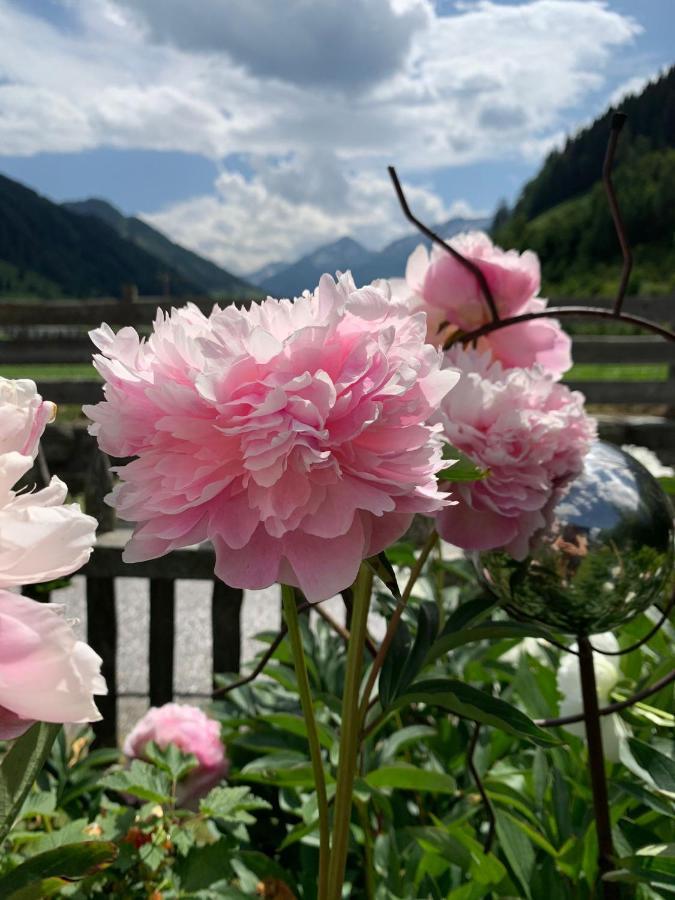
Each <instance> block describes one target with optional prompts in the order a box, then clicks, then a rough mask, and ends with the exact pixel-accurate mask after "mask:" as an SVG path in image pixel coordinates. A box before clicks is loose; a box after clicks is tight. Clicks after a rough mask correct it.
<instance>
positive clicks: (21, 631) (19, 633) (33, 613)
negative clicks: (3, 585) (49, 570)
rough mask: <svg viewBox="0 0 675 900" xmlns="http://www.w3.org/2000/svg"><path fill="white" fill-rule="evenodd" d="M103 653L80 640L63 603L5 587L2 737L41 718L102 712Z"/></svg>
mask: <svg viewBox="0 0 675 900" xmlns="http://www.w3.org/2000/svg"><path fill="white" fill-rule="evenodd" d="M100 672H101V658H100V657H99V656H97V654H96V653H94V651H93V650H92V649H91V647H89V646H88V645H87V644H85V643H83V642H82V641H78V640H77V639H76V637H75V634H74V632H73V630H72V628H71V627H70V625H69V624H68V622H67V621H66V619H65V617H64V616H63V607H61V606H58V605H57V604H54V603H38V602H36V601H35V600H29V599H28V598H27V597H21V596H20V595H19V594H13V593H11V592H9V591H3V590H0V739H2V740H11V739H12V738H15V737H18V736H19V735H21V734H23V733H24V732H25V731H27V730H28V728H30V726H31V725H32V724H33V723H34V722H35V721H40V722H93V721H95V720H97V719H100V718H101V715H100V713H99V711H98V710H97V709H96V706H95V704H94V700H93V695H94V694H105V693H107V689H106V685H105V681H104V680H103V678H102V676H101V674H100Z"/></svg>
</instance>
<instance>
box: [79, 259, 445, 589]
mask: <svg viewBox="0 0 675 900" xmlns="http://www.w3.org/2000/svg"><path fill="white" fill-rule="evenodd" d="M425 335H426V321H425V317H424V315H422V314H414V315H410V314H409V310H408V309H407V308H406V307H405V306H404V305H402V304H399V303H395V302H393V301H392V299H391V297H390V295H389V292H388V290H387V288H386V285H384V286H383V285H371V286H369V287H364V288H360V289H357V287H356V286H355V284H354V282H353V280H352V278H351V275H349V274H347V275H342V276H340V277H339V279H338V281H337V282H336V281H334V280H333V279H332V278H331V277H330V276H328V275H324V276H323V277H322V279H321V281H320V283H319V286H318V288H317V289H316V290H315V292H314V294H313V295H312V294H308V293H307V294H305V295H304V296H302V297H299V298H298V299H296V300H295V301H294V302H291V301H289V300H274V299H271V298H269V299H268V300H266V301H264V302H262V303H256V304H253V305H252V306H251V307H250V308H249V309H237V308H236V307H234V306H229V307H227V308H226V309H219V308H218V307H216V308H215V309H214V311H213V312H212V313H211V315H210V316H208V317H206V316H204V315H202V314H201V313H200V312H199V311H198V310H197V309H196V308H195V307H194V306H187V307H186V308H184V309H181V310H173V311H172V312H171V314H170V315H168V316H164V314H162V313H160V314H159V315H158V318H157V320H156V321H155V324H154V329H153V333H152V335H151V337H150V338H149V340H147V342H146V341H142V340H140V338H139V337H138V335H137V334H136V332H135V331H134V330H133V329H130V328H124V329H122V330H121V331H120V332H119V333H118V334H117V335H115V334H113V332H112V331H111V330H110V329H109V328H108V327H107V326H103V327H102V328H100V329H98V330H97V331H95V332H93V333H92V338H93V340H94V342H95V343H96V344H97V346H98V347H99V349H100V350H101V353H100V354H99V355H97V356H95V365H96V367H97V369H98V371H99V372H100V373H101V374H102V375H103V377H104V378H105V381H106V385H105V397H106V399H105V401H104V402H102V403H99V404H98V405H96V406H92V407H87V408H85V411H86V412H87V414H88V415H89V416H90V418H91V419H93V421H94V425H93V426H92V428H91V431H92V433H93V434H95V435H96V436H97V438H98V441H99V444H100V446H101V447H102V448H103V449H104V450H105V451H107V452H109V453H111V454H113V455H116V456H126V455H134V456H136V457H137V458H136V459H135V460H134V461H132V462H131V463H129V464H127V465H126V466H124V467H122V468H121V469H120V470H119V475H120V478H121V482H120V484H119V485H118V486H117V487H116V488H115V490H114V491H113V494H112V497H111V500H112V502H113V503H114V505H115V506H116V507H117V509H118V511H119V513H120V514H121V515H122V517H123V518H124V519H126V520H128V521H131V522H136V523H138V524H137V527H136V529H135V531H134V535H133V538H132V540H131V543H130V544H129V545H128V547H127V549H126V551H125V556H124V558H125V559H126V560H127V561H137V560H142V559H148V558H151V557H156V556H160V555H161V554H163V553H167V552H168V551H170V550H172V549H173V548H175V547H184V546H186V545H189V544H193V543H196V542H198V541H202V540H205V539H207V538H208V539H210V540H211V541H212V542H213V545H214V547H215V551H216V574H217V575H218V576H219V577H220V578H221V579H222V580H223V581H224V582H226V583H227V584H230V585H232V586H235V587H243V588H263V587H267V586H269V585H271V584H273V583H275V582H283V583H286V584H290V585H294V586H297V587H299V588H300V589H301V590H302V591H303V592H304V594H305V595H306V597H307V598H308V599H309V600H311V601H318V600H322V599H324V598H327V597H330V596H332V595H333V594H335V593H337V592H338V591H340V590H342V589H344V588H346V587H347V586H348V585H350V584H351V583H352V582H353V581H354V578H355V576H356V573H357V570H358V568H359V565H360V563H361V561H362V560H363V559H364V558H366V557H368V556H372V555H374V554H376V553H378V552H380V551H381V550H383V549H385V548H386V547H388V546H389V545H390V544H391V543H392V542H393V541H395V540H397V539H398V538H399V537H400V536H401V535H402V534H403V533H404V532H405V531H406V529H407V528H408V526H409V524H410V522H411V520H412V517H413V515H414V514H415V513H428V514H433V513H435V512H437V511H438V510H439V509H441V508H443V507H444V506H445V505H447V504H448V503H449V501H448V500H447V497H446V495H445V494H444V493H441V492H439V489H438V484H437V479H436V476H437V474H438V472H439V471H440V470H441V469H442V468H443V465H444V463H443V461H442V442H441V439H440V436H439V434H438V431H439V428H438V426H435V427H432V426H430V425H429V424H428V420H429V418H430V416H431V415H432V414H433V413H434V412H435V411H436V410H437V409H438V406H439V403H440V401H441V400H442V398H443V397H444V396H445V395H446V394H447V393H448V391H449V390H450V389H451V388H452V387H453V386H454V385H455V384H456V382H457V380H458V378H459V374H458V373H457V372H455V371H454V370H453V369H448V368H445V369H442V368H441V362H442V354H441V353H440V352H439V351H438V350H437V349H435V348H434V347H432V346H431V345H429V344H426V343H425Z"/></svg>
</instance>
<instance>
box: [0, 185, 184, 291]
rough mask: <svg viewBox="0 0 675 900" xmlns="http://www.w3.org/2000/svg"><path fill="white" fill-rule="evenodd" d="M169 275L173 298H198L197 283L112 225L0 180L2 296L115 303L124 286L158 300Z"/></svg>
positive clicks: (0, 282)
mask: <svg viewBox="0 0 675 900" xmlns="http://www.w3.org/2000/svg"><path fill="white" fill-rule="evenodd" d="M167 275H168V276H169V277H170V279H171V286H172V291H173V293H175V294H186V293H190V292H199V285H198V284H197V283H195V282H194V281H191V280H189V279H187V278H184V277H182V276H181V275H180V274H179V273H178V272H177V271H175V270H174V269H173V268H172V267H171V266H169V265H167V264H166V263H165V262H163V261H162V260H160V259H158V258H157V257H156V256H153V255H152V254H151V253H148V252H147V251H146V250H144V249H142V248H141V247H139V246H136V245H135V244H133V243H131V242H130V241H127V240H125V239H124V238H122V237H120V236H119V234H118V233H117V232H116V231H115V230H114V229H113V228H111V227H110V225H108V224H106V223H104V222H102V221H100V220H99V219H95V218H93V217H91V216H86V217H85V216H80V215H76V214H75V213H73V212H69V211H68V210H67V209H64V208H63V207H61V206H59V205H58V204H56V203H52V202H51V201H49V200H47V199H46V198H45V197H41V196H40V195H39V194H36V193H35V191H31V190H29V188H26V187H24V186H23V185H21V184H19V183H18V182H16V181H12V180H11V179H9V178H5V177H4V176H2V175H0V295H2V294H5V295H12V296H33V297H35V296H38V297H41V298H49V297H59V296H65V297H94V296H109V297H110V296H112V297H118V296H119V295H120V292H121V288H122V285H123V284H125V283H133V284H135V285H137V287H138V290H139V293H141V294H155V295H157V294H161V293H162V292H163V287H164V278H165V276H167Z"/></svg>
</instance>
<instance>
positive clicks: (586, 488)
mask: <svg viewBox="0 0 675 900" xmlns="http://www.w3.org/2000/svg"><path fill="white" fill-rule="evenodd" d="M549 521H550V523H551V524H550V527H549V528H548V529H547V530H546V531H545V532H544V533H542V534H541V535H540V536H539V537H538V539H537V540H536V542H535V543H534V545H533V547H532V550H531V554H530V556H529V557H527V559H525V560H523V561H521V562H518V561H516V560H514V559H513V558H512V557H510V556H509V555H508V554H507V553H504V552H503V551H501V550H487V551H484V552H482V553H479V554H476V555H475V557H474V559H475V563H476V566H477V568H478V571H479V573H480V575H481V576H482V578H483V579H484V580H485V581H486V582H487V583H488V585H489V587H490V588H491V590H492V591H493V593H495V594H496V596H497V597H498V598H499V599H500V601H501V602H502V603H503V604H505V605H506V606H507V608H508V609H509V610H512V611H513V613H514V615H516V616H519V617H526V618H528V619H536V620H537V621H539V622H542V623H544V624H546V625H549V626H551V627H553V628H556V629H558V630H560V631H564V632H568V633H571V634H575V635H587V634H595V633H597V632H600V631H609V630H611V629H612V628H615V627H616V626H617V625H621V624H622V623H623V622H627V621H629V620H630V619H632V618H633V617H634V616H636V615H637V614H638V613H640V612H642V611H643V610H645V609H646V608H647V607H648V606H650V605H651V604H652V603H654V602H657V601H662V602H663V601H666V600H667V599H668V598H669V596H670V591H671V590H672V588H673V581H674V577H673V561H674V556H675V550H674V543H673V512H672V509H671V507H670V503H669V500H668V498H667V496H666V495H665V493H664V492H663V490H662V489H661V486H660V485H659V483H658V481H657V480H656V479H655V478H654V477H653V476H652V475H651V474H650V473H649V472H648V471H647V469H645V467H644V466H643V465H642V464H641V463H639V462H638V461H637V460H636V459H634V458H633V457H632V456H630V455H629V454H628V453H625V452H624V451H623V450H620V449H619V448H618V447H615V446H613V445H612V444H607V443H605V442H604V441H597V442H596V443H595V444H594V445H593V447H592V448H591V450H590V452H589V453H588V455H587V457H586V459H585V462H584V469H583V471H582V472H581V474H580V475H579V476H578V477H577V478H575V479H574V480H573V481H571V482H570V483H569V484H568V485H567V486H566V487H565V488H564V489H563V490H562V491H561V493H560V495H559V496H558V497H557V499H556V500H555V506H554V508H553V513H552V515H551V517H550V520H549Z"/></svg>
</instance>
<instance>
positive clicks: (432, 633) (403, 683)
mask: <svg viewBox="0 0 675 900" xmlns="http://www.w3.org/2000/svg"><path fill="white" fill-rule="evenodd" d="M438 626H439V617H438V607H437V606H436V604H435V603H431V602H429V601H427V602H425V603H422V604H421V606H420V608H419V611H418V613H417V631H416V632H415V642H414V643H413V645H412V648H411V650H410V652H409V653H408V658H407V659H406V661H405V663H404V664H403V669H402V671H401V678H400V682H399V685H400V687H399V690H405V689H406V688H407V687H408V686H409V685H411V684H412V682H413V681H414V680H415V678H416V677H417V675H418V674H419V672H420V670H421V668H422V666H423V665H424V660H425V657H426V655H427V653H428V651H429V648H430V647H431V645H432V644H433V642H434V640H435V638H436V635H437V634H438Z"/></svg>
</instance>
